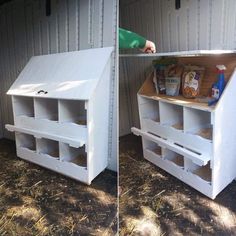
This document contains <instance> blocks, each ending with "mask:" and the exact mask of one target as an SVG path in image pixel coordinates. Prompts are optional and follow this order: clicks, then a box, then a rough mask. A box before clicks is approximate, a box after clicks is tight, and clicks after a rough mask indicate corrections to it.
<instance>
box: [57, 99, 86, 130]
mask: <svg viewBox="0 0 236 236" xmlns="http://www.w3.org/2000/svg"><path fill="white" fill-rule="evenodd" d="M85 103H86V102H85V101H82V100H60V101H59V121H60V123H74V124H77V125H83V126H86V125H87V111H86V109H85V108H86V107H85Z"/></svg>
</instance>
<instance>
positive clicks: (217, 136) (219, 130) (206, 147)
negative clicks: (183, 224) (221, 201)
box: [132, 54, 236, 199]
mask: <svg viewBox="0 0 236 236" xmlns="http://www.w3.org/2000/svg"><path fill="white" fill-rule="evenodd" d="M178 60H179V63H184V64H193V65H199V66H204V67H205V68H206V73H205V77H204V81H203V84H202V87H201V94H202V95H206V94H208V93H209V90H210V88H211V85H212V83H213V82H214V81H215V80H216V70H215V65H217V64H224V65H226V67H227V73H226V79H227V80H228V83H227V86H226V88H225V90H224V92H223V95H222V96H221V98H220V100H219V101H218V103H217V104H216V105H215V106H213V107H209V106H207V105H206V104H205V103H199V102H197V101H196V100H194V99H185V98H183V97H182V96H181V95H180V96H178V97H169V96H166V95H157V94H156V92H155V89H154V85H153V82H152V76H150V77H149V78H148V79H147V80H146V81H145V83H144V84H143V86H142V88H141V89H140V91H139V92H138V105H139V116H140V124H141V129H137V128H132V132H133V133H134V134H136V135H140V136H142V143H143V154H144V158H146V159H147V160H149V161H150V162H152V163H154V164H155V165H157V166H159V167H161V168H162V169H164V170H165V171H167V172H169V173H170V174H172V175H174V176H175V177H177V178H179V179H180V180H182V181H183V182H185V183H187V184H189V185H190V186H192V187H193V188H195V189H197V190H198V191H200V192H202V193H203V194H205V195H206V196H208V197H210V198H212V199H214V198H215V197H216V195H217V194H218V193H219V192H220V191H222V190H223V189H224V188H225V187H226V186H227V185H228V184H229V183H230V182H231V181H232V180H233V179H234V178H236V168H235V166H236V145H235V142H236V126H235V123H234V122H235V118H236V106H235V105H234V97H235V95H234V94H235V88H236V73H235V71H234V68H235V67H236V56H235V55H234V54H230V55H221V56H213V55H212V56H201V55H198V56H197V57H182V58H181V57H179V59H178Z"/></svg>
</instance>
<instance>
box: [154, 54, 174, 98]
mask: <svg viewBox="0 0 236 236" xmlns="http://www.w3.org/2000/svg"><path fill="white" fill-rule="evenodd" d="M152 63H153V67H154V77H153V82H154V85H155V89H156V92H157V94H165V93H166V87H165V77H166V69H167V68H168V66H169V65H171V64H175V63H176V59H172V58H161V59H157V60H154V61H153V62H152Z"/></svg>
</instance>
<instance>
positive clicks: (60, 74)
mask: <svg viewBox="0 0 236 236" xmlns="http://www.w3.org/2000/svg"><path fill="white" fill-rule="evenodd" d="M112 51H113V48H112V47H107V48H96V49H88V50H82V51H74V52H66V53H58V54H50V55H43V56H35V57H32V58H31V59H30V61H29V62H28V63H27V65H26V66H25V68H24V69H23V70H22V72H21V73H20V75H19V76H18V78H17V80H16V81H15V82H14V83H13V85H12V86H11V88H10V89H9V91H8V92H7V94H9V95H21V96H32V97H47V98H58V99H59V98H63V99H78V100H88V99H89V98H90V96H91V95H92V93H93V91H94V90H95V89H96V86H97V84H98V82H99V80H100V79H101V77H102V74H103V72H104V69H105V67H106V65H107V63H108V62H109V60H110V57H111V53H112Z"/></svg>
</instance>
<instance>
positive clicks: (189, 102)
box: [139, 92, 215, 111]
mask: <svg viewBox="0 0 236 236" xmlns="http://www.w3.org/2000/svg"><path fill="white" fill-rule="evenodd" d="M139 95H141V96H142V97H146V98H150V99H153V100H158V101H162V102H168V103H172V104H176V105H181V106H185V107H191V108H195V109H199V110H203V111H214V110H215V106H208V104H207V103H203V102H198V101H196V99H194V98H190V99H188V98H184V97H183V96H167V95H163V94H159V95H158V94H156V92H152V93H146V94H139Z"/></svg>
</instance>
